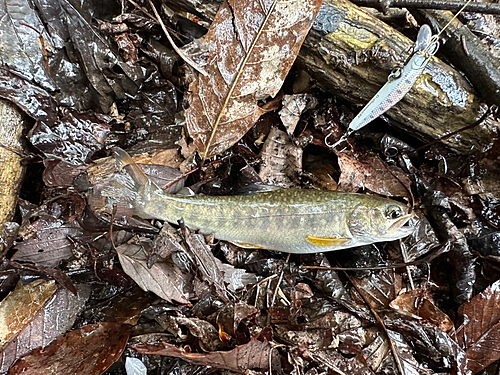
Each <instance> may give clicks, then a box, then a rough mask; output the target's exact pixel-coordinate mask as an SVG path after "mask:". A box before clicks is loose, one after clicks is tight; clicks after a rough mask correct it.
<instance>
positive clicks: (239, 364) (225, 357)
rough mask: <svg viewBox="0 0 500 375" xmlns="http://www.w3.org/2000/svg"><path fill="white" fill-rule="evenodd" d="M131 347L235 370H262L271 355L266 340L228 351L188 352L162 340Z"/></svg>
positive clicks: (203, 364)
mask: <svg viewBox="0 0 500 375" xmlns="http://www.w3.org/2000/svg"><path fill="white" fill-rule="evenodd" d="M131 349H133V350H135V351H136V352H138V353H143V354H157V355H163V356H166V357H176V358H181V359H183V360H185V361H187V362H191V363H195V364H198V365H202V366H211V367H214V368H220V369H226V370H230V371H235V372H245V371H246V370H254V369H255V370H263V369H268V368H269V356H270V355H271V350H272V348H271V344H270V343H269V342H268V341H264V342H261V341H257V340H255V339H253V338H252V339H251V340H250V342H248V343H246V344H243V345H238V346H236V348H234V349H233V350H230V351H228V352H220V351H219V352H210V353H206V354H201V353H189V352H186V351H185V350H182V349H179V348H178V347H176V346H174V345H172V344H168V343H166V342H162V343H160V344H156V345H154V344H136V345H131Z"/></svg>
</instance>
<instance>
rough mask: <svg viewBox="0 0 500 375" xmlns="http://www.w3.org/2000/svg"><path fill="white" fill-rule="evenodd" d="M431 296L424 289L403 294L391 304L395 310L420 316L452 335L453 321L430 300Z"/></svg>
mask: <svg viewBox="0 0 500 375" xmlns="http://www.w3.org/2000/svg"><path fill="white" fill-rule="evenodd" d="M429 297H430V296H429V295H428V293H427V292H426V291H425V290H423V289H415V290H410V291H408V292H405V293H402V294H400V295H399V296H397V297H396V299H394V300H393V301H391V303H390V307H391V308H393V309H394V310H398V311H404V312H406V313H409V314H412V315H416V316H419V317H421V318H423V319H425V320H426V321H428V322H430V323H432V324H434V325H435V326H437V327H438V328H439V329H441V330H442V331H443V332H447V333H450V332H451V331H452V330H453V329H454V325H453V322H452V320H451V319H450V318H449V316H448V315H446V314H445V313H444V312H442V311H441V310H440V309H439V308H437V307H436V305H434V303H433V302H432V301H431V300H429V299H428V298H429Z"/></svg>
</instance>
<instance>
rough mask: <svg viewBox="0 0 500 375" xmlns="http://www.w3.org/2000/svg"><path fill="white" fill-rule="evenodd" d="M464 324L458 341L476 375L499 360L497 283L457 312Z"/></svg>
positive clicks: (499, 288)
mask: <svg viewBox="0 0 500 375" xmlns="http://www.w3.org/2000/svg"><path fill="white" fill-rule="evenodd" d="M458 314H459V316H461V317H463V319H464V324H463V328H462V329H461V330H458V334H457V340H458V343H459V344H460V346H461V347H462V348H463V349H464V350H465V355H466V358H467V368H468V369H469V370H470V371H471V372H472V374H476V373H478V372H479V371H481V370H482V369H484V368H485V367H486V366H488V365H489V364H490V363H493V362H494V361H496V360H498V359H500V346H499V345H498V342H499V341H500V280H499V281H496V282H495V283H493V284H492V285H491V286H489V287H488V288H486V289H485V290H484V291H483V292H482V293H480V294H478V295H477V296H475V297H474V298H472V299H471V300H470V302H466V303H464V304H463V305H462V306H460V308H459V309H458Z"/></svg>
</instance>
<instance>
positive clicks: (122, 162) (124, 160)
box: [113, 147, 150, 186]
mask: <svg viewBox="0 0 500 375" xmlns="http://www.w3.org/2000/svg"><path fill="white" fill-rule="evenodd" d="M113 152H114V155H115V160H116V166H117V168H118V170H122V169H125V170H126V171H127V173H128V174H129V175H130V177H132V179H133V180H134V182H135V183H136V184H138V185H140V186H144V185H146V184H147V183H149V182H150V179H149V177H148V176H146V174H145V173H144V172H143V171H142V170H141V168H139V166H138V165H137V164H136V162H135V161H134V160H132V158H131V157H130V155H129V154H127V153H126V152H125V151H124V150H122V149H121V148H120V147H115V148H114V149H113Z"/></svg>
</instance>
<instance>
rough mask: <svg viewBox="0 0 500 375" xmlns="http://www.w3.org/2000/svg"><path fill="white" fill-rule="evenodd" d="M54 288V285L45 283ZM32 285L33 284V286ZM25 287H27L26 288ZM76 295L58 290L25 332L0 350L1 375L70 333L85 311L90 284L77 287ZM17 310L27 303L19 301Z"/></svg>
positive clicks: (66, 290)
mask: <svg viewBox="0 0 500 375" xmlns="http://www.w3.org/2000/svg"><path fill="white" fill-rule="evenodd" d="M43 283H44V284H45V285H48V286H49V288H48V289H50V288H52V286H53V285H54V283H53V282H52V283H51V282H43ZM30 285H31V284H30ZM24 288H26V287H24ZM76 288H77V291H78V293H77V294H76V295H75V294H73V293H71V292H70V291H69V290H68V289H59V290H57V292H56V293H55V294H53V295H52V298H49V300H48V301H47V303H45V304H44V305H43V307H42V308H41V309H39V310H38V311H37V312H36V313H35V314H34V315H33V317H32V319H31V320H30V322H29V324H28V325H26V326H25V327H24V328H23V329H22V331H21V332H20V333H19V334H18V335H17V336H16V337H15V338H14V339H12V340H10V341H9V342H8V343H7V344H6V345H4V346H3V347H2V348H1V350H0V374H6V373H7V371H8V370H9V367H10V366H11V365H12V364H13V363H14V362H15V361H16V360H17V359H19V358H20V357H22V356H23V355H25V354H26V353H29V352H30V351H31V350H33V349H35V348H38V347H42V348H43V347H45V346H47V345H49V344H50V343H51V342H52V341H53V340H55V339H56V338H57V337H58V336H59V335H61V334H63V333H65V332H66V331H68V330H69V329H70V328H71V326H72V325H73V323H74V322H75V319H76V317H77V315H78V314H79V313H80V312H81V311H82V309H83V307H84V305H85V302H86V301H87V299H88V298H89V295H90V287H89V286H88V285H87V284H80V285H77V287H76ZM18 303H19V304H21V305H18V306H17V308H18V309H19V310H23V309H24V303H23V301H21V300H18Z"/></svg>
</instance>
